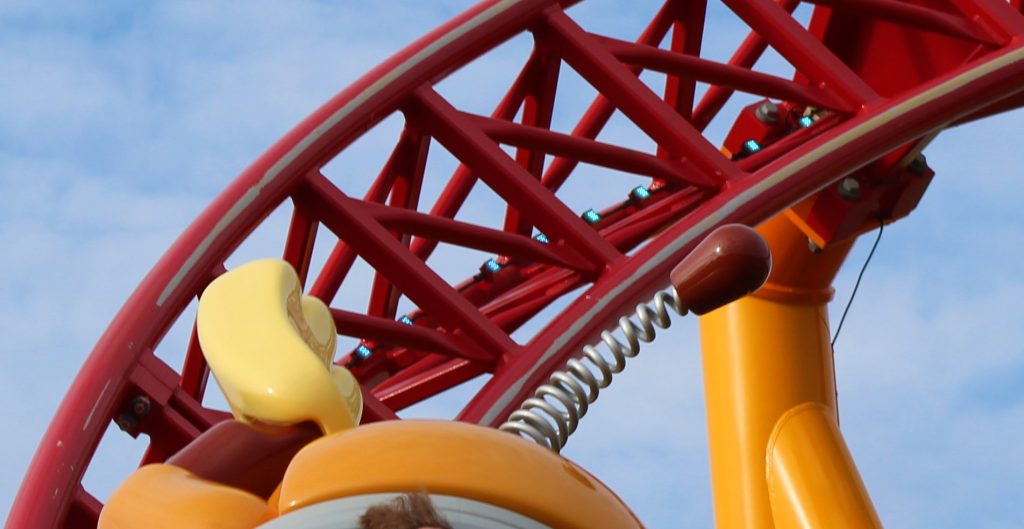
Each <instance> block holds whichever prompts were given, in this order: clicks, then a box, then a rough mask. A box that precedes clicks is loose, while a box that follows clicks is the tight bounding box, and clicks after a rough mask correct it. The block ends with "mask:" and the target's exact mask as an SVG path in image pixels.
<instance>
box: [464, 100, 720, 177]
mask: <svg viewBox="0 0 1024 529" xmlns="http://www.w3.org/2000/svg"><path fill="white" fill-rule="evenodd" d="M464 115H465V116H467V117H468V118H469V119H471V120H472V121H473V123H474V125H476V126H477V127H480V129H481V130H483V131H484V133H486V134H487V135H488V136H490V137H491V139H493V140H494V141H496V142H498V143H503V144H506V145H514V146H528V147H530V148H531V149H535V150H539V151H543V152H546V153H549V154H555V155H558V156H562V157H565V158H571V159H574V160H577V161H580V162H585V163H591V164H594V165H599V166H602V167H607V168H609V169H615V170H618V171H623V172H626V173H633V174H640V175H645V176H650V177H652V178H659V179H662V180H665V181H668V182H675V183H678V184H683V185H693V186H699V187H718V184H719V182H718V181H716V180H713V179H710V178H707V177H706V176H705V175H703V174H702V173H701V172H700V171H699V169H697V167H695V166H693V165H692V164H689V163H687V162H684V161H677V160H666V159H664V158H658V157H656V156H654V155H651V154H647V153H645V152H640V151H635V150H633V149H627V148H625V147H619V146H618V145H612V144H609V143H602V142H599V141H595V140H590V139H587V138H580V137H578V136H570V135H568V134H562V133H559V132H552V131H550V130H547V129H540V128H533V127H525V126H523V125H518V124H515V123H511V122H508V121H500V120H493V119H488V118H485V117H482V116H475V115H472V114H464Z"/></svg>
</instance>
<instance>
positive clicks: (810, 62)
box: [723, 0, 879, 108]
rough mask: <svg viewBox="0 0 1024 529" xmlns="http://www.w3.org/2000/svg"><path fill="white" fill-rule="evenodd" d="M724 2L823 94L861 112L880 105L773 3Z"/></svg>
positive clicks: (764, 0) (847, 69)
mask: <svg viewBox="0 0 1024 529" xmlns="http://www.w3.org/2000/svg"><path fill="white" fill-rule="evenodd" d="M723 1H724V3H725V4H726V5H727V6H729V9H732V11H733V12H734V13H736V14H737V15H738V16H739V17H740V18H742V19H743V20H744V21H745V22H746V23H747V24H748V25H749V26H750V27H751V29H753V30H754V31H756V32H757V33H760V34H761V35H762V36H763V37H764V38H765V40H766V41H768V43H769V44H771V46H772V47H773V48H774V49H775V51H777V52H779V54H780V55H782V56H783V57H785V58H786V60H788V61H789V62H790V64H792V65H793V66H794V67H796V69H797V71H798V72H800V73H802V74H803V75H806V76H807V77H808V78H810V79H811V80H813V81H814V82H817V83H825V88H826V90H832V91H833V92H835V93H836V95H837V96H839V97H840V98H841V99H843V100H844V101H846V102H847V103H848V104H849V105H850V106H853V107H855V108H860V107H862V106H865V105H868V104H871V103H874V102H878V101H879V96H878V94H877V93H875V91H874V90H873V89H872V88H871V87H870V86H868V84H867V83H866V82H864V80H863V79H861V78H860V77H859V76H858V75H857V73H856V72H854V71H853V70H851V69H850V67H849V66H847V65H846V64H844V63H843V61H841V60H839V58H837V57H836V56H835V55H833V54H832V52H831V51H829V49H828V48H826V47H825V45H824V44H822V43H821V41H819V40H818V39H816V38H815V37H814V35H811V33H810V32H809V31H807V29H805V28H804V27H803V26H801V25H800V24H799V23H798V22H797V21H796V20H794V19H793V17H792V16H790V14H789V13H788V12H787V11H786V10H785V9H783V8H782V7H780V6H779V5H778V4H776V3H775V2H772V1H771V0H723Z"/></svg>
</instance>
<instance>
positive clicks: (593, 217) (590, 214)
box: [580, 209, 601, 225]
mask: <svg viewBox="0 0 1024 529" xmlns="http://www.w3.org/2000/svg"><path fill="white" fill-rule="evenodd" d="M580 218H582V219H583V220H585V221H587V224H591V225H593V224H597V222H598V221H599V220H601V214H600V213H598V212H596V211H594V210H593V209H588V210H586V211H584V212H583V214H582V215H580Z"/></svg>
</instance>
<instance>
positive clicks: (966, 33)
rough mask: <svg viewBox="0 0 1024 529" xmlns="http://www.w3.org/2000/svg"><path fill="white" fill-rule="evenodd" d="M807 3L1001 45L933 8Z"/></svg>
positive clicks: (881, 2) (848, 0)
mask: <svg viewBox="0 0 1024 529" xmlns="http://www.w3.org/2000/svg"><path fill="white" fill-rule="evenodd" d="M807 1H808V2H810V3H812V4H816V5H820V6H824V7H829V8H831V9H833V10H835V11H840V12H842V11H846V12H849V13H857V14H859V15H861V16H864V17H867V18H873V19H878V20H886V21H889V22H892V23H894V24H900V25H904V26H909V27H913V28H917V29H920V30H924V31H930V32H933V33H938V34H941V35H946V36H949V37H954V38H958V39H963V40H968V41H972V42H977V43H979V44H984V45H986V46H993V47H994V46H1001V45H1002V44H1005V39H1004V40H1003V42H1000V40H996V39H995V35H992V34H990V33H989V32H987V31H986V30H985V29H984V28H983V27H981V26H980V25H978V23H976V22H974V21H973V20H968V19H966V18H963V17H958V16H956V15H951V14H949V13H944V12H942V11H939V10H937V9H930V8H927V7H923V6H918V5H914V4H909V3H906V2H897V1H895V0H807Z"/></svg>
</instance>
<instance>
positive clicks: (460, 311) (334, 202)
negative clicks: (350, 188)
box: [303, 172, 519, 358]
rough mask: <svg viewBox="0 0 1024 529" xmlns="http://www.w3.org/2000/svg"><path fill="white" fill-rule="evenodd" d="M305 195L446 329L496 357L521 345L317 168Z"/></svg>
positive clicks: (328, 222) (335, 228)
mask: <svg viewBox="0 0 1024 529" xmlns="http://www.w3.org/2000/svg"><path fill="white" fill-rule="evenodd" d="M307 186H308V189H309V191H310V193H308V194H307V196H304V198H303V200H308V201H309V202H310V205H311V207H313V208H314V210H315V211H317V212H318V214H319V217H320V220H321V222H322V223H323V224H324V225H326V226H327V227H328V228H330V229H331V231H333V232H334V233H335V234H337V235H338V236H339V237H342V238H344V239H345V242H347V243H348V244H350V245H351V246H352V248H354V249H355V250H356V251H357V252H358V253H359V255H360V257H362V258H363V259H365V260H366V262H368V263H369V264H370V266H372V267H373V268H374V269H375V270H378V271H380V272H381V273H383V274H385V275H386V276H387V277H388V279H389V280H390V281H391V282H392V283H393V284H394V285H395V286H396V287H398V288H399V289H400V290H401V291H402V293H404V294H405V295H406V296H407V297H408V298H409V299H410V300H411V301H412V302H413V303H415V304H416V305H417V306H418V307H420V308H421V309H422V310H424V311H425V312H426V313H427V314H429V315H430V317H431V318H433V319H434V320H435V321H437V322H438V323H440V324H441V325H442V326H443V327H444V328H446V329H448V330H449V331H450V332H453V333H454V332H462V333H464V334H465V335H466V336H468V337H469V338H471V339H473V340H476V341H477V342H478V343H479V345H480V346H481V347H483V348H484V349H486V350H487V351H489V352H490V353H491V354H492V355H493V357H494V358H497V357H498V356H500V355H502V354H505V353H506V352H508V351H512V350H515V349H517V348H518V347H519V345H518V344H516V343H515V342H514V341H512V339H511V338H509V336H508V334H506V333H505V332H504V331H502V330H501V329H500V328H499V327H498V326H497V325H495V324H494V323H493V322H491V321H490V320H488V319H487V318H485V317H484V316H483V315H482V314H481V313H480V311H479V310H477V308H476V307H474V306H473V305H472V304H471V303H469V301H468V300H466V298H465V297H463V296H462V295H461V294H460V293H459V292H457V291H456V290H455V289H453V288H452V287H451V286H450V285H448V283H446V282H445V281H444V279H442V278H441V277H440V276H438V275H437V273H435V272H434V271H433V270H431V269H430V268H429V267H427V265H426V264H425V263H424V262H423V261H421V260H420V259H419V258H417V257H416V256H415V255H413V254H412V252H411V251H409V249H408V248H406V247H405V246H404V245H402V243H401V242H399V241H397V240H395V238H394V237H393V236H392V235H391V233H390V232H388V230H387V229H386V228H384V226H381V225H380V223H378V222H376V221H375V220H373V219H371V218H367V217H366V216H365V215H360V214H359V213H360V210H358V209H357V208H353V207H351V201H349V200H347V197H346V196H345V194H344V193H342V192H341V190H340V189H338V188H337V187H335V186H334V185H333V184H331V183H330V182H329V181H328V180H327V179H326V178H325V177H324V176H323V175H321V174H320V173H319V172H312V173H310V174H309V176H308V178H307Z"/></svg>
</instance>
